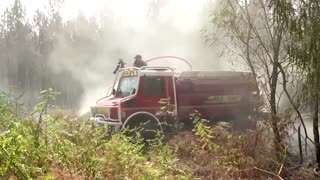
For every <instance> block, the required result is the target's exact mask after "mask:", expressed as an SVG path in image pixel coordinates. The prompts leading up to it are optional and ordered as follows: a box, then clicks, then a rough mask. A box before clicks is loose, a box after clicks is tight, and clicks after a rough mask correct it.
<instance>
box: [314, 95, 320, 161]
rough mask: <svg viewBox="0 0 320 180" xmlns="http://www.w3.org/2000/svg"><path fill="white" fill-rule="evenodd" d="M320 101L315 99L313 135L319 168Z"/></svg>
mask: <svg viewBox="0 0 320 180" xmlns="http://www.w3.org/2000/svg"><path fill="white" fill-rule="evenodd" d="M318 111H319V99H318V97H317V96H316V97H315V99H314V114H313V135H314V146H315V150H316V160H317V166H318V167H319V165H320V143H319V116H318Z"/></svg>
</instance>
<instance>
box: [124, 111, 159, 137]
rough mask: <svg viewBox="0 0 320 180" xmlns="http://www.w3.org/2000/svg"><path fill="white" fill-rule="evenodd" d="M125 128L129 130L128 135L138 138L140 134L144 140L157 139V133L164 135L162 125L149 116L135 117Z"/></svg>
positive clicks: (140, 115) (139, 115)
mask: <svg viewBox="0 0 320 180" xmlns="http://www.w3.org/2000/svg"><path fill="white" fill-rule="evenodd" d="M124 128H125V129H127V130H128V131H127V134H128V135H130V136H134V137H136V136H137V133H138V134H140V135H141V137H142V138H143V139H144V140H149V139H155V138H156V136H157V133H159V132H160V133H162V128H161V124H159V122H158V121H157V120H156V119H155V118H154V117H152V116H150V115H148V114H138V115H136V116H133V117H132V118H130V119H128V122H127V123H126V124H125V125H124Z"/></svg>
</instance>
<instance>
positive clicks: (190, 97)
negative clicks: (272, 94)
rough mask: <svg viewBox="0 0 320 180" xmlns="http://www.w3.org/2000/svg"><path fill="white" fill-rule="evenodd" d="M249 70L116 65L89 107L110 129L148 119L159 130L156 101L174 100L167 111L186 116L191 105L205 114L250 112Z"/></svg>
mask: <svg viewBox="0 0 320 180" xmlns="http://www.w3.org/2000/svg"><path fill="white" fill-rule="evenodd" d="M249 76H250V73H244V72H231V71H185V72H182V73H180V74H178V73H175V71H174V70H173V69H172V68H170V67H148V66H146V67H141V68H135V67H130V68H122V69H119V70H118V72H117V74H116V78H115V81H114V83H113V86H112V88H111V91H110V93H109V95H107V96H106V97H104V98H101V99H99V100H98V101H97V102H96V105H95V106H92V107H91V112H92V116H93V117H92V120H93V121H94V122H95V123H96V124H100V125H104V124H107V125H108V128H109V130H110V131H119V130H121V129H123V128H126V127H128V128H130V127H131V126H133V125H135V124H137V123H141V122H146V121H152V122H153V123H152V127H149V128H157V129H158V130H160V131H163V129H162V126H161V122H160V121H161V119H160V118H159V117H158V116H157V113H158V112H159V111H160V109H161V106H162V105H161V104H160V103H159V101H160V100H164V99H165V100H167V101H169V102H170V103H171V104H173V105H174V110H173V116H178V117H179V118H186V119H189V114H190V113H191V112H192V111H193V110H198V111H199V112H200V113H201V114H202V115H203V116H204V117H205V118H211V117H218V116H221V115H237V114H238V113H243V112H245V113H250V112H251V111H252V110H253V109H254V106H255V103H256V92H257V91H256V89H255V86H254V85H252V84H251V83H250V82H251V81H249V80H248V78H249Z"/></svg>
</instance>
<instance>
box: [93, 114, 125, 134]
mask: <svg viewBox="0 0 320 180" xmlns="http://www.w3.org/2000/svg"><path fill="white" fill-rule="evenodd" d="M90 120H91V121H92V122H93V124H94V126H96V127H102V126H103V127H106V128H107V131H108V132H119V131H120V130H121V127H122V123H121V122H119V121H110V120H108V119H104V118H103V117H92V118H90Z"/></svg>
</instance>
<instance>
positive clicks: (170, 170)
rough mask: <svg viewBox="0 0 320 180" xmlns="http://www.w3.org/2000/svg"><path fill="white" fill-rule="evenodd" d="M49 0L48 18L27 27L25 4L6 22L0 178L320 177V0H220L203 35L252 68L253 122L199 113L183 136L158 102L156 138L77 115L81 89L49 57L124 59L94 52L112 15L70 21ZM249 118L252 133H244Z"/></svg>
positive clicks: (55, 0)
mask: <svg viewBox="0 0 320 180" xmlns="http://www.w3.org/2000/svg"><path fill="white" fill-rule="evenodd" d="M49 2H50V3H49V4H50V6H49V7H50V8H49V10H48V12H42V11H37V13H36V15H35V16H34V17H33V19H32V20H30V19H28V18H27V17H26V13H25V8H24V7H23V6H22V5H21V3H20V1H19V0H15V1H14V3H13V4H12V6H11V7H10V8H7V9H6V10H5V11H4V12H3V14H2V16H1V20H2V21H1V22H0V52H1V53H0V88H3V89H10V90H11V91H10V92H0V178H1V179H220V178H221V179H267V178H273V179H316V178H318V176H319V174H318V171H319V164H320V143H319V130H318V129H319V128H318V118H319V116H318V109H319V92H318V91H319V89H320V88H319V74H320V70H319V67H320V66H319V65H320V63H319V56H320V53H319V47H320V46H319V43H320V40H319V39H318V38H319V37H320V27H319V26H320V25H319V24H320V23H319V22H320V20H319V18H320V4H319V3H318V1H317V0H306V1H305V0H298V1H290V0H277V1H273V0H256V1H252V0H251V1H249V0H223V1H221V2H218V3H217V6H216V7H215V10H214V11H213V13H212V16H210V17H211V20H212V21H210V23H208V24H209V26H207V27H205V28H204V31H203V37H204V39H205V41H206V43H208V45H209V46H210V45H211V46H214V47H220V48H222V52H221V58H222V59H224V60H226V59H229V60H231V61H232V62H236V63H239V64H241V67H243V68H244V69H246V70H249V71H250V72H251V74H252V75H253V78H254V79H255V80H256V82H258V83H257V87H258V89H259V91H258V92H257V93H258V94H259V95H260V99H259V106H258V107H257V108H256V109H255V112H254V113H253V114H251V115H250V116H248V117H240V116H239V117H235V118H234V119H233V121H231V122H225V121H228V119H222V122H218V123H215V124H212V123H209V120H206V119H203V118H202V117H201V113H200V112H198V111H196V110H195V111H194V112H190V121H189V122H190V125H191V126H190V127H191V128H190V127H189V129H188V128H186V127H185V124H184V123H183V122H182V121H180V120H179V118H175V117H172V108H173V105H172V104H168V103H163V104H162V105H163V107H162V108H161V109H160V110H161V111H162V112H163V113H164V116H163V117H164V118H165V119H164V122H163V128H164V129H165V130H168V131H170V134H162V133H160V131H154V132H153V136H154V138H152V139H149V140H145V139H143V138H142V137H141V134H142V133H141V132H140V131H139V130H137V131H134V132H130V133H129V134H131V135H128V132H127V131H126V130H124V131H123V132H119V133H106V131H107V127H98V128H97V127H95V126H93V124H92V122H91V121H89V120H87V119H81V118H78V117H76V115H74V114H73V113H70V111H72V110H77V109H79V107H80V99H79V98H78V97H80V96H82V95H83V93H84V87H83V84H82V82H81V81H80V80H79V78H76V77H75V75H76V74H73V73H72V72H71V71H67V70H65V69H62V70H57V69H54V68H53V69H52V68H50V64H52V63H55V62H52V61H54V60H55V58H59V56H57V57H55V56H54V55H52V53H53V51H54V50H55V49H56V48H57V47H59V48H61V44H66V46H68V47H72V48H71V49H74V50H75V51H78V52H79V53H80V54H81V53H82V52H83V51H85V52H86V53H85V54H81V55H83V56H80V57H82V58H81V59H79V62H81V63H84V62H87V61H89V60H90V58H92V57H97V56H98V55H99V54H103V53H109V54H112V55H111V56H114V59H116V58H117V57H116V56H117V55H119V54H122V53H126V52H122V51H123V50H118V49H114V50H112V51H110V52H103V50H101V51H98V50H97V49H99V48H97V47H100V45H101V44H99V43H101V42H100V41H98V39H100V38H101V37H102V36H104V35H105V34H106V33H105V32H102V29H108V28H106V27H108V26H111V28H110V32H111V34H112V33H116V32H113V31H114V29H112V26H116V25H115V24H112V23H110V22H112V21H111V20H110V21H103V22H101V24H100V25H98V24H96V21H94V20H92V21H91V20H88V19H86V18H85V17H84V16H81V15H79V16H78V17H77V18H76V19H73V20H70V21H67V22H63V19H62V17H61V15H60V13H59V8H60V7H61V6H62V4H63V2H62V1H60V0H50V1H49ZM208 5H210V3H208ZM154 6H155V7H156V4H155V5H154ZM154 12H155V13H156V11H155V10H154ZM113 23H115V22H113ZM87 34H90V36H87ZM62 49H63V47H62ZM119 51H121V52H119ZM124 51H125V50H124ZM65 56H67V58H68V57H69V56H70V58H74V57H73V56H72V53H70V54H68V53H66V54H65ZM77 57H78V56H77ZM67 58H66V59H67ZM62 65H63V64H62ZM74 68H77V67H76V66H75V67H74ZM107 69H108V68H107ZM106 71H109V73H108V74H112V71H113V69H108V70H106ZM61 79H63V80H61ZM58 92H59V93H58ZM39 94H40V96H39ZM38 96H39V98H38ZM22 102H23V103H22ZM61 107H63V108H61ZM65 109H67V111H66V110H65ZM308 115H309V116H308ZM249 121H250V122H253V123H254V124H255V127H254V128H252V127H251V128H250V129H245V130H244V129H240V130H239V128H238V127H240V126H242V125H243V124H244V122H249ZM234 122H235V123H234ZM234 124H235V125H234ZM134 125H136V124H134ZM138 128H139V126H138ZM132 133H133V134H134V135H133V136H132Z"/></svg>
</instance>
